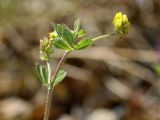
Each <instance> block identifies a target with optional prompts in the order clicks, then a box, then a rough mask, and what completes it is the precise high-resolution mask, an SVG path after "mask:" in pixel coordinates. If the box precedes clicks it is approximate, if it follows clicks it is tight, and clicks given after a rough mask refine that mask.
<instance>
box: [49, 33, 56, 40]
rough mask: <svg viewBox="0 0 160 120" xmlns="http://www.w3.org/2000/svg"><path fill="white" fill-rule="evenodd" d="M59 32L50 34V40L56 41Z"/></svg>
mask: <svg viewBox="0 0 160 120" xmlns="http://www.w3.org/2000/svg"><path fill="white" fill-rule="evenodd" d="M57 35H58V34H57V32H56V31H54V32H50V33H49V39H50V40H51V41H52V40H54V39H55V38H56V37H57Z"/></svg>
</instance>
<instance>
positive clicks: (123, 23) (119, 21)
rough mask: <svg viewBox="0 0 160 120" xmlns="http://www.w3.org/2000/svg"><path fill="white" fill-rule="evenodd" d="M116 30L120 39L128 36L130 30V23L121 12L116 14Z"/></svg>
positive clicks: (114, 20)
mask: <svg viewBox="0 0 160 120" xmlns="http://www.w3.org/2000/svg"><path fill="white" fill-rule="evenodd" d="M113 25H114V30H115V32H116V33H117V35H118V37H119V38H123V37H124V36H125V35H127V34H128V32H129V29H130V22H129V20H128V18H127V16H126V15H125V14H123V13H121V12H118V13H116V15H115V17H114V19H113Z"/></svg>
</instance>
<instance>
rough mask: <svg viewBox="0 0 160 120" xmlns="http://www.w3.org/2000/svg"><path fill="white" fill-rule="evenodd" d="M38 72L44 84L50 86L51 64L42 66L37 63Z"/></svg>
mask: <svg viewBox="0 0 160 120" xmlns="http://www.w3.org/2000/svg"><path fill="white" fill-rule="evenodd" d="M36 72H37V75H38V77H39V79H40V81H41V83H42V85H43V86H47V87H48V86H49V85H50V74H51V70H50V66H49V65H47V66H42V65H40V64H38V63H36Z"/></svg>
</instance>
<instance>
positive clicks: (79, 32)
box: [77, 29, 86, 37]
mask: <svg viewBox="0 0 160 120" xmlns="http://www.w3.org/2000/svg"><path fill="white" fill-rule="evenodd" d="M84 35H86V32H85V31H84V30H83V29H81V30H80V31H78V35H77V36H78V37H83V36H84Z"/></svg>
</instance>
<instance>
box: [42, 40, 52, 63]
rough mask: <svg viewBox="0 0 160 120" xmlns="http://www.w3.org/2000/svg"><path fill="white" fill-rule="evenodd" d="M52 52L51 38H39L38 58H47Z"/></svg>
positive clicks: (45, 59) (46, 59)
mask: <svg viewBox="0 0 160 120" xmlns="http://www.w3.org/2000/svg"><path fill="white" fill-rule="evenodd" d="M52 52H53V50H52V43H51V40H49V39H48V38H44V39H41V40H40V59H41V60H42V61H43V60H44V61H48V60H49V54H51V53H52Z"/></svg>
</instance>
